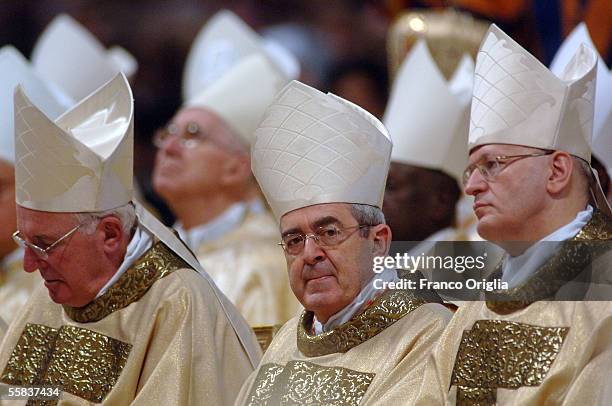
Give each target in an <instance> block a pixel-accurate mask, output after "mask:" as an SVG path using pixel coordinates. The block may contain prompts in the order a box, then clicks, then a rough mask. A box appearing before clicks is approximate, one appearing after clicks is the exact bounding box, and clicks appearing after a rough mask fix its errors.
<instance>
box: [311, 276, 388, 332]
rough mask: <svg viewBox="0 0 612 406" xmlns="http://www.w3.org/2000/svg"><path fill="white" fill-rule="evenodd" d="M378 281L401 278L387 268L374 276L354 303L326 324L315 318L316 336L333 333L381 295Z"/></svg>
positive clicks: (313, 321)
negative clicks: (375, 297) (370, 301)
mask: <svg viewBox="0 0 612 406" xmlns="http://www.w3.org/2000/svg"><path fill="white" fill-rule="evenodd" d="M376 279H380V280H382V281H384V282H392V281H397V280H399V277H398V276H397V271H396V270H395V269H392V268H385V270H384V271H382V272H381V273H379V274H375V275H374V276H372V278H371V279H370V281H368V283H367V284H366V285H365V286H364V287H363V289H361V292H359V294H358V295H357V296H356V297H355V299H353V301H352V302H351V303H350V304H349V305H348V306H346V307H345V308H344V309H342V310H340V311H339V312H337V313H336V314H334V315H333V316H331V317H330V318H329V319H328V320H327V322H326V323H321V322H320V321H319V320H317V317H316V316H314V317H313V320H312V323H313V326H314V333H315V335H319V334H321V333H323V332H328V331H331V330H333V329H334V328H336V327H337V326H339V325H341V324H344V323H346V322H347V321H349V320H350V319H351V318H352V317H353V316H354V315H355V313H356V312H357V311H359V310H360V309H361V308H362V307H363V305H364V303H366V302H367V301H368V300H370V299H371V298H372V297H374V296H375V295H376V294H377V293H380V290H379V289H376V288H375V287H374V285H375V283H374V281H375V280H376Z"/></svg>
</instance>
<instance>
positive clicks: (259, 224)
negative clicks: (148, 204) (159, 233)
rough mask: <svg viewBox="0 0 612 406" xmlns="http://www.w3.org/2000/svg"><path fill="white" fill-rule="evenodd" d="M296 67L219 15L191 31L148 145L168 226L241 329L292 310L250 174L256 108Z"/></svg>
mask: <svg viewBox="0 0 612 406" xmlns="http://www.w3.org/2000/svg"><path fill="white" fill-rule="evenodd" d="M298 74H299V64H298V63H297V61H295V59H294V58H293V57H292V56H291V55H290V54H289V53H288V52H286V51H284V50H283V49H282V48H280V47H274V46H273V47H272V48H270V43H269V42H266V41H264V40H263V39H262V38H261V37H259V35H257V34H256V33H255V32H253V31H252V30H251V29H250V28H249V27H248V26H247V25H246V24H245V23H244V22H243V21H242V20H240V18H238V17H237V16H236V15H235V14H233V13H231V12H229V11H222V12H220V13H218V14H216V15H215V16H214V17H213V18H212V19H211V20H210V21H209V22H208V23H207V24H206V25H205V27H204V28H203V29H202V31H201V33H200V34H198V36H197V38H196V40H195V42H194V45H193V47H192V51H191V52H190V54H189V56H188V59H187V64H186V69H185V77H184V80H183V94H184V98H185V101H184V104H183V106H182V107H181V108H180V109H179V110H178V112H177V113H176V114H175V116H174V117H173V118H172V119H171V120H170V122H169V124H168V125H167V126H166V127H165V128H163V129H162V130H160V131H159V132H158V134H157V136H156V138H155V140H154V142H155V145H156V146H157V148H158V152H157V157H156V162H155V167H154V171H153V186H154V188H155V190H156V192H157V193H159V195H160V196H161V197H162V198H163V199H164V200H165V202H166V203H167V204H168V206H169V207H170V208H171V209H172V212H173V214H174V216H175V217H176V219H177V222H176V223H175V228H176V229H177V230H178V232H179V234H180V236H181V237H182V238H183V240H184V241H185V242H187V244H188V245H189V246H190V247H191V248H192V250H193V251H194V252H195V253H196V255H197V257H198V260H199V261H200V263H201V264H202V266H203V267H204V269H205V270H206V271H207V272H208V274H209V275H211V277H212V278H213V279H214V280H215V282H216V283H217V285H218V286H219V287H220V289H221V290H222V291H223V293H225V294H226V296H227V297H228V298H229V299H230V300H231V301H232V302H233V303H234V304H235V305H236V307H237V308H238V310H239V311H240V312H241V313H242V315H243V316H244V317H245V318H246V319H247V321H248V322H249V324H250V325H251V326H265V325H277V324H283V323H284V322H285V321H287V320H288V319H289V318H291V317H292V316H293V315H294V313H296V312H297V310H298V309H299V306H298V303H297V301H296V300H295V298H294V297H293V295H292V294H291V291H290V289H289V285H288V278H287V270H286V265H285V260H284V255H283V252H282V249H281V248H280V247H279V246H278V245H277V242H278V224H277V222H276V221H275V220H274V218H273V217H272V215H271V214H270V213H269V211H268V209H267V208H266V207H265V204H264V202H263V199H262V198H261V195H260V192H259V188H258V185H257V182H256V181H255V178H254V177H253V174H252V172H251V160H250V144H251V139H252V137H253V132H254V131H255V129H256V128H257V125H258V124H259V123H260V121H261V119H262V116H263V114H264V111H265V109H266V107H267V106H268V104H269V103H270V102H271V101H272V100H273V98H274V96H275V95H276V93H277V92H279V91H280V90H281V89H282V88H283V86H284V85H285V84H287V83H288V81H289V79H291V78H293V77H296V76H297V75H298Z"/></svg>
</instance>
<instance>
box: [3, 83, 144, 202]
mask: <svg viewBox="0 0 612 406" xmlns="http://www.w3.org/2000/svg"><path fill="white" fill-rule="evenodd" d="M133 142H134V135H133V100H132V92H131V90H130V86H129V84H128V82H127V79H126V78H125V76H124V75H123V74H118V75H117V76H116V77H115V78H114V79H113V80H111V81H110V82H108V83H106V84H105V85H104V86H102V87H101V88H100V89H98V90H96V91H95V92H94V93H92V94H91V95H90V96H88V97H87V98H85V99H84V100H82V101H81V102H80V103H78V104H77V105H76V106H74V107H73V108H72V109H70V110H69V111H67V112H66V113H64V114H62V115H61V116H60V117H59V118H58V119H57V120H55V122H54V121H52V120H51V119H49V118H48V117H47V116H46V115H45V114H44V113H43V112H42V111H41V110H40V109H39V108H38V107H37V106H36V105H34V104H33V103H32V102H31V101H30V99H29V98H28V96H26V95H25V94H24V91H23V89H22V88H21V87H18V88H17V89H16V90H15V191H16V201H17V204H18V205H20V206H22V207H26V208H29V209H33V210H40V211H49V212H96V211H104V210H110V209H113V208H116V207H119V206H122V205H124V204H126V203H128V202H130V201H131V200H132V191H133V187H132V179H133V177H132V174H133V168H132V167H133Z"/></svg>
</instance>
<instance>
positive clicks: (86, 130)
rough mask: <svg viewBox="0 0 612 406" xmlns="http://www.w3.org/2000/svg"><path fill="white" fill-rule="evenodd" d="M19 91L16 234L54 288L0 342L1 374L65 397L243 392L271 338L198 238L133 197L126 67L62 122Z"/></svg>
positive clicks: (132, 401)
mask: <svg viewBox="0 0 612 406" xmlns="http://www.w3.org/2000/svg"><path fill="white" fill-rule="evenodd" d="M14 103H15V107H14V112H15V163H16V164H15V190H16V193H15V197H16V203H17V231H15V233H14V234H13V238H14V240H15V242H16V243H18V244H19V245H20V246H21V248H22V249H23V250H24V251H23V252H24V260H23V268H24V270H25V272H28V273H30V274H34V273H36V275H35V276H36V277H37V278H39V279H40V280H41V283H43V282H44V286H40V287H39V288H38V289H37V290H35V291H34V293H33V294H32V296H31V298H30V300H29V302H28V303H27V305H25V306H24V307H22V308H21V310H20V312H19V314H18V315H17V317H16V318H15V320H14V321H13V322H12V323H11V325H10V328H9V330H8V331H7V333H6V335H5V337H4V339H3V340H2V342H1V344H0V382H1V383H3V384H7V385H11V386H32V385H33V386H51V387H59V388H61V391H62V393H61V395H60V397H59V402H58V404H59V405H89V404H92V403H101V404H106V405H128V404H129V405H151V404H180V405H201V404H204V403H207V402H210V403H212V404H219V405H224V404H232V403H233V402H234V399H235V397H236V395H237V393H238V390H239V389H240V386H241V384H242V382H243V381H244V380H245V379H246V378H247V376H248V374H249V372H250V371H251V370H252V369H253V368H254V367H255V366H256V365H257V363H258V361H259V357H260V350H259V346H258V344H257V341H256V339H255V336H254V335H253V333H252V332H251V330H250V329H249V327H248V325H247V323H246V321H245V320H244V319H243V318H242V317H241V316H240V315H239V314H238V312H237V311H236V309H235V308H234V307H233V306H232V304H231V303H230V302H229V301H228V300H227V298H226V297H225V296H223V294H222V293H221V292H220V291H219V290H218V289H217V288H216V286H215V284H214V283H213V282H212V280H211V279H210V277H209V276H208V275H207V274H206V273H205V272H204V271H203V270H202V269H201V267H200V265H199V264H198V262H197V260H196V258H195V257H194V256H193V255H192V254H191V252H190V251H189V249H188V248H187V247H186V246H185V245H184V244H183V243H182V242H181V241H180V240H179V239H178V238H177V237H176V236H175V235H174V233H173V232H172V231H170V230H169V229H168V228H166V227H165V226H163V225H162V224H161V223H160V222H159V221H157V220H156V219H155V218H154V217H153V216H152V215H151V214H150V213H148V212H147V211H146V210H145V209H144V208H143V207H142V206H141V205H140V204H138V203H137V202H135V201H134V199H133V186H132V179H133V173H132V170H133V169H132V168H133V100H132V93H131V90H130V87H129V85H128V83H127V80H126V78H125V76H123V74H119V75H117V76H116V77H115V78H114V79H112V80H111V81H109V82H108V83H106V84H105V85H104V86H102V87H101V88H99V89H98V90H96V91H95V92H94V93H92V94H91V95H89V96H88V97H86V98H85V99H83V100H82V101H81V102H79V103H78V104H77V105H76V106H74V107H73V108H71V109H70V110H68V111H67V112H65V113H64V114H62V115H61V116H60V117H59V118H58V119H57V120H55V121H52V120H51V119H49V118H48V117H47V116H46V115H45V114H44V113H43V112H42V111H41V110H40V109H39V108H38V107H37V106H36V105H35V104H34V103H33V102H32V101H31V100H30V99H29V98H28V96H27V94H26V93H25V92H24V91H23V89H22V88H21V87H17V89H16V90H15V98H14ZM24 403H25V401H24Z"/></svg>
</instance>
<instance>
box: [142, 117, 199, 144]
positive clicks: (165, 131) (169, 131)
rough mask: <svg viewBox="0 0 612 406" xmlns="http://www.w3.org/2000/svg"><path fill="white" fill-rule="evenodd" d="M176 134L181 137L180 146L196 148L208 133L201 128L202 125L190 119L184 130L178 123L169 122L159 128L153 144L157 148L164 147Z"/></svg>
mask: <svg viewBox="0 0 612 406" xmlns="http://www.w3.org/2000/svg"><path fill="white" fill-rule="evenodd" d="M174 136H178V137H179V143H180V146H181V147H182V148H186V149H191V148H195V147H196V146H197V145H198V144H199V143H200V142H202V141H203V140H205V139H206V134H204V133H203V132H202V131H201V130H200V126H199V125H198V124H197V123H194V122H193V121H190V122H189V123H187V126H186V127H185V130H184V131H182V132H181V131H180V128H179V126H178V125H176V124H169V125H168V126H166V127H165V128H162V129H159V130H157V132H156V133H155V136H154V137H153V145H155V147H157V148H163V146H164V145H165V144H166V142H168V140H169V139H170V138H172V137H174Z"/></svg>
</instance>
